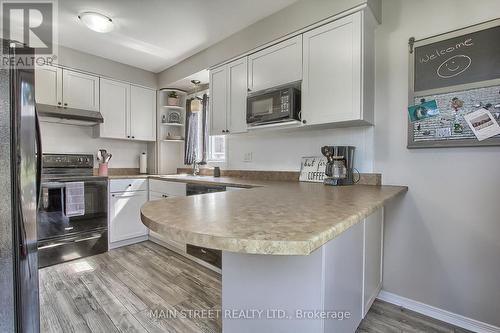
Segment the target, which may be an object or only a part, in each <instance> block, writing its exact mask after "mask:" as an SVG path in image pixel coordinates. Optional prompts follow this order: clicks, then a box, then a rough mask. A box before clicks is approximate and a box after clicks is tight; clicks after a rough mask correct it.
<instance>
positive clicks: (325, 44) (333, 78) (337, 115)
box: [302, 13, 362, 125]
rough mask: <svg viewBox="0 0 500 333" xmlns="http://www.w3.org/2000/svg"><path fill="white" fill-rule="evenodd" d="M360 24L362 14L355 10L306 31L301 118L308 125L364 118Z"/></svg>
mask: <svg viewBox="0 0 500 333" xmlns="http://www.w3.org/2000/svg"><path fill="white" fill-rule="evenodd" d="M361 23H362V22H361V13H355V14H353V15H350V16H348V17H344V18H342V19H339V20H337V21H334V22H332V23H329V24H327V25H324V26H321V27H319V28H316V29H314V30H311V31H309V32H306V33H305V34H304V78H303V81H302V120H303V122H304V121H305V122H304V123H306V124H307V125H314V124H325V123H335V122H345V121H352V120H360V119H361V117H362V113H361V112H362V111H361V98H362V96H361V89H362V82H361V68H362V63H361V61H362V54H361V53H362V48H361V43H362V31H361Z"/></svg>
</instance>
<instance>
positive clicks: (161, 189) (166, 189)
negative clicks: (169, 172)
mask: <svg viewBox="0 0 500 333" xmlns="http://www.w3.org/2000/svg"><path fill="white" fill-rule="evenodd" d="M149 190H150V191H152V192H158V193H162V194H166V195H168V196H176V197H185V196H186V184H185V183H179V182H168V181H165V180H158V179H150V180H149Z"/></svg>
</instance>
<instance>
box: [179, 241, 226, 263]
mask: <svg viewBox="0 0 500 333" xmlns="http://www.w3.org/2000/svg"><path fill="white" fill-rule="evenodd" d="M186 253H187V254H189V255H192V256H193V257H196V258H198V259H201V260H203V261H205V262H207V263H209V264H210V265H213V266H215V267H217V268H222V251H220V250H214V249H207V248H205V247H199V246H195V245H191V244H187V245H186Z"/></svg>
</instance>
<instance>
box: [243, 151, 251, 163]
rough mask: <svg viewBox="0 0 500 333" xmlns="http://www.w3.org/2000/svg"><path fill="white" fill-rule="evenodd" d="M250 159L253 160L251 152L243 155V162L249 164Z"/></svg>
mask: <svg viewBox="0 0 500 333" xmlns="http://www.w3.org/2000/svg"><path fill="white" fill-rule="evenodd" d="M252 159H253V156H252V152H249V153H245V154H243V162H246V163H250V162H252Z"/></svg>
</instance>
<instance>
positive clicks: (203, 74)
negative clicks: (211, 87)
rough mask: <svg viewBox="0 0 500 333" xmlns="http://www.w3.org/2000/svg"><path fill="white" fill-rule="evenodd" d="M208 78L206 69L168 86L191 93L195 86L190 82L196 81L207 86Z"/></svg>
mask: <svg viewBox="0 0 500 333" xmlns="http://www.w3.org/2000/svg"><path fill="white" fill-rule="evenodd" d="M208 78H209V72H208V69H204V70H201V71H199V72H198V73H194V74H192V75H189V76H188V77H185V78H183V79H182V80H179V81H176V82H174V83H171V84H169V85H168V87H169V88H174V89H179V90H184V91H191V90H193V89H195V88H196V86H195V85H194V84H193V83H192V82H191V80H198V81H200V83H199V84H200V85H201V84H207V83H208Z"/></svg>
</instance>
